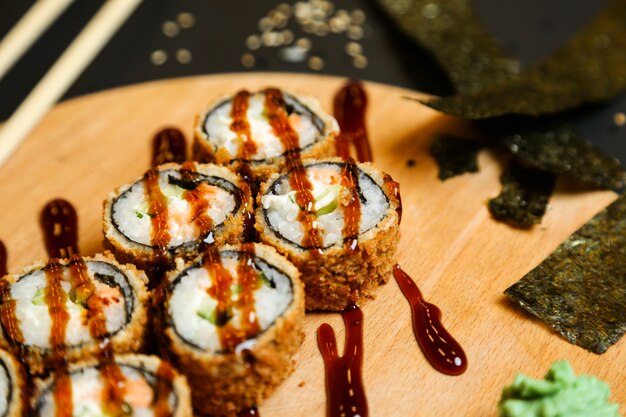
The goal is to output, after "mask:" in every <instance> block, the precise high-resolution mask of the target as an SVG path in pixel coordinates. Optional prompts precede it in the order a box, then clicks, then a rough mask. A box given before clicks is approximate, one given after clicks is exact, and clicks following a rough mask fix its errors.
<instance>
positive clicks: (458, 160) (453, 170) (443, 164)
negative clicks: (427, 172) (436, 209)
mask: <svg viewBox="0 0 626 417" xmlns="http://www.w3.org/2000/svg"><path fill="white" fill-rule="evenodd" d="M484 147H485V144H484V143H482V142H479V141H477V140H473V139H463V138H459V137H456V136H452V135H448V134H440V135H437V136H435V140H434V141H433V143H432V145H431V146H430V154H431V155H432V156H433V158H435V161H436V162H437V166H439V179H440V180H442V181H445V180H447V179H448V178H452V177H455V176H457V175H461V174H464V173H466V172H478V152H479V151H480V150H481V149H482V148H484Z"/></svg>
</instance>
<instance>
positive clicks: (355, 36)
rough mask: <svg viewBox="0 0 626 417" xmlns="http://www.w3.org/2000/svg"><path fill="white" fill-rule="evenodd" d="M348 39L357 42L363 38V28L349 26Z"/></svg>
mask: <svg viewBox="0 0 626 417" xmlns="http://www.w3.org/2000/svg"><path fill="white" fill-rule="evenodd" d="M348 38H350V39H352V40H354V41H358V40H359V39H362V38H363V28H362V27H361V26H357V25H351V26H350V27H349V28H348Z"/></svg>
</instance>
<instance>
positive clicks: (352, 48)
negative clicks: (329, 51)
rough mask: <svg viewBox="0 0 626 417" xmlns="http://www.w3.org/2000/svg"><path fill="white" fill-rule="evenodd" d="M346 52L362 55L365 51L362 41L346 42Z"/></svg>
mask: <svg viewBox="0 0 626 417" xmlns="http://www.w3.org/2000/svg"><path fill="white" fill-rule="evenodd" d="M345 51H346V54H348V55H350V56H352V57H354V56H356V55H360V54H361V53H362V52H363V47H362V46H361V44H360V43H357V42H348V43H347V44H346V49H345Z"/></svg>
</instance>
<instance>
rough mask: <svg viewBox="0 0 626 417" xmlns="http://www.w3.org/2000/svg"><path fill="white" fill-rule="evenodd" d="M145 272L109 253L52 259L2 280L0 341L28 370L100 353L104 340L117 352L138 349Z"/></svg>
mask: <svg viewBox="0 0 626 417" xmlns="http://www.w3.org/2000/svg"><path fill="white" fill-rule="evenodd" d="M146 282H147V278H146V275H145V274H144V273H143V272H142V271H138V270H137V269H136V268H135V267H134V266H133V265H121V264H119V263H118V262H117V261H116V260H115V259H114V258H113V256H111V255H110V254H106V255H96V256H95V257H83V258H81V257H79V256H73V257H72V258H71V259H65V260H58V259H53V260H51V261H49V262H48V263H47V264H45V265H44V264H39V265H35V266H32V267H30V268H29V270H28V272H26V273H24V274H22V275H8V276H6V277H5V279H4V280H3V283H4V284H3V285H4V287H3V291H2V300H1V304H0V314H1V317H2V320H1V328H2V335H1V341H2V343H3V345H4V346H5V347H8V348H9V349H11V350H12V351H13V353H14V354H16V355H19V356H20V357H21V358H23V360H24V361H25V362H26V364H27V366H28V371H29V372H30V373H31V374H41V373H43V372H44V371H45V370H46V369H47V368H49V367H51V366H52V365H51V364H52V362H54V358H55V355H56V354H57V353H58V352H59V351H61V350H62V351H63V355H64V359H65V360H67V361H70V362H71V361H77V360H84V359H89V358H92V357H95V356H98V355H99V354H100V352H101V346H100V345H101V343H102V342H103V340H105V339H106V340H107V343H110V346H111V348H112V349H113V350H114V351H116V352H135V351H138V350H139V349H141V348H142V342H143V339H144V334H145V328H146V323H147V320H148V313H147V308H148V298H149V296H148V291H147V290H146Z"/></svg>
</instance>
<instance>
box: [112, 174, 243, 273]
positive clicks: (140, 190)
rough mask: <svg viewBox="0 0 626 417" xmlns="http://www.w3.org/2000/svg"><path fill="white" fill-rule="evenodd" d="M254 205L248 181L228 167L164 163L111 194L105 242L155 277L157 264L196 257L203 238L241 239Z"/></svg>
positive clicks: (163, 265)
mask: <svg viewBox="0 0 626 417" xmlns="http://www.w3.org/2000/svg"><path fill="white" fill-rule="evenodd" d="M251 207H252V198H251V196H250V192H249V188H248V187H247V184H245V182H243V181H242V180H241V179H240V177H239V176H238V175H236V174H235V173H233V172H231V171H230V170H228V169H227V168H225V167H222V166H217V165H212V164H197V163H195V162H185V163H183V164H182V165H178V164H165V165H161V166H159V167H157V168H155V169H151V170H149V171H148V172H147V173H146V174H145V175H144V176H143V177H141V178H138V179H137V180H136V181H134V182H133V183H131V184H127V185H123V186H121V187H119V188H118V189H117V190H115V191H114V192H112V193H111V194H109V197H108V198H107V200H106V201H105V202H104V218H103V228H104V237H105V244H106V245H107V246H108V247H111V248H112V249H113V250H114V252H115V255H116V257H118V259H121V260H122V261H123V262H133V263H134V264H136V265H137V266H138V267H139V268H141V269H144V270H146V271H147V272H148V274H149V275H153V274H151V271H152V270H153V267H154V266H155V265H156V266H158V267H159V268H161V269H166V270H167V269H169V266H170V265H172V263H173V259H174V258H175V257H177V256H181V257H184V258H189V259H192V258H194V257H195V256H197V255H198V249H199V247H200V246H202V244H203V242H205V243H213V242H216V243H217V244H223V243H236V242H239V241H240V240H241V238H242V237H241V236H242V233H243V230H244V216H245V215H246V213H247V211H251V210H252V209H251ZM151 278H152V276H151Z"/></svg>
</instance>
